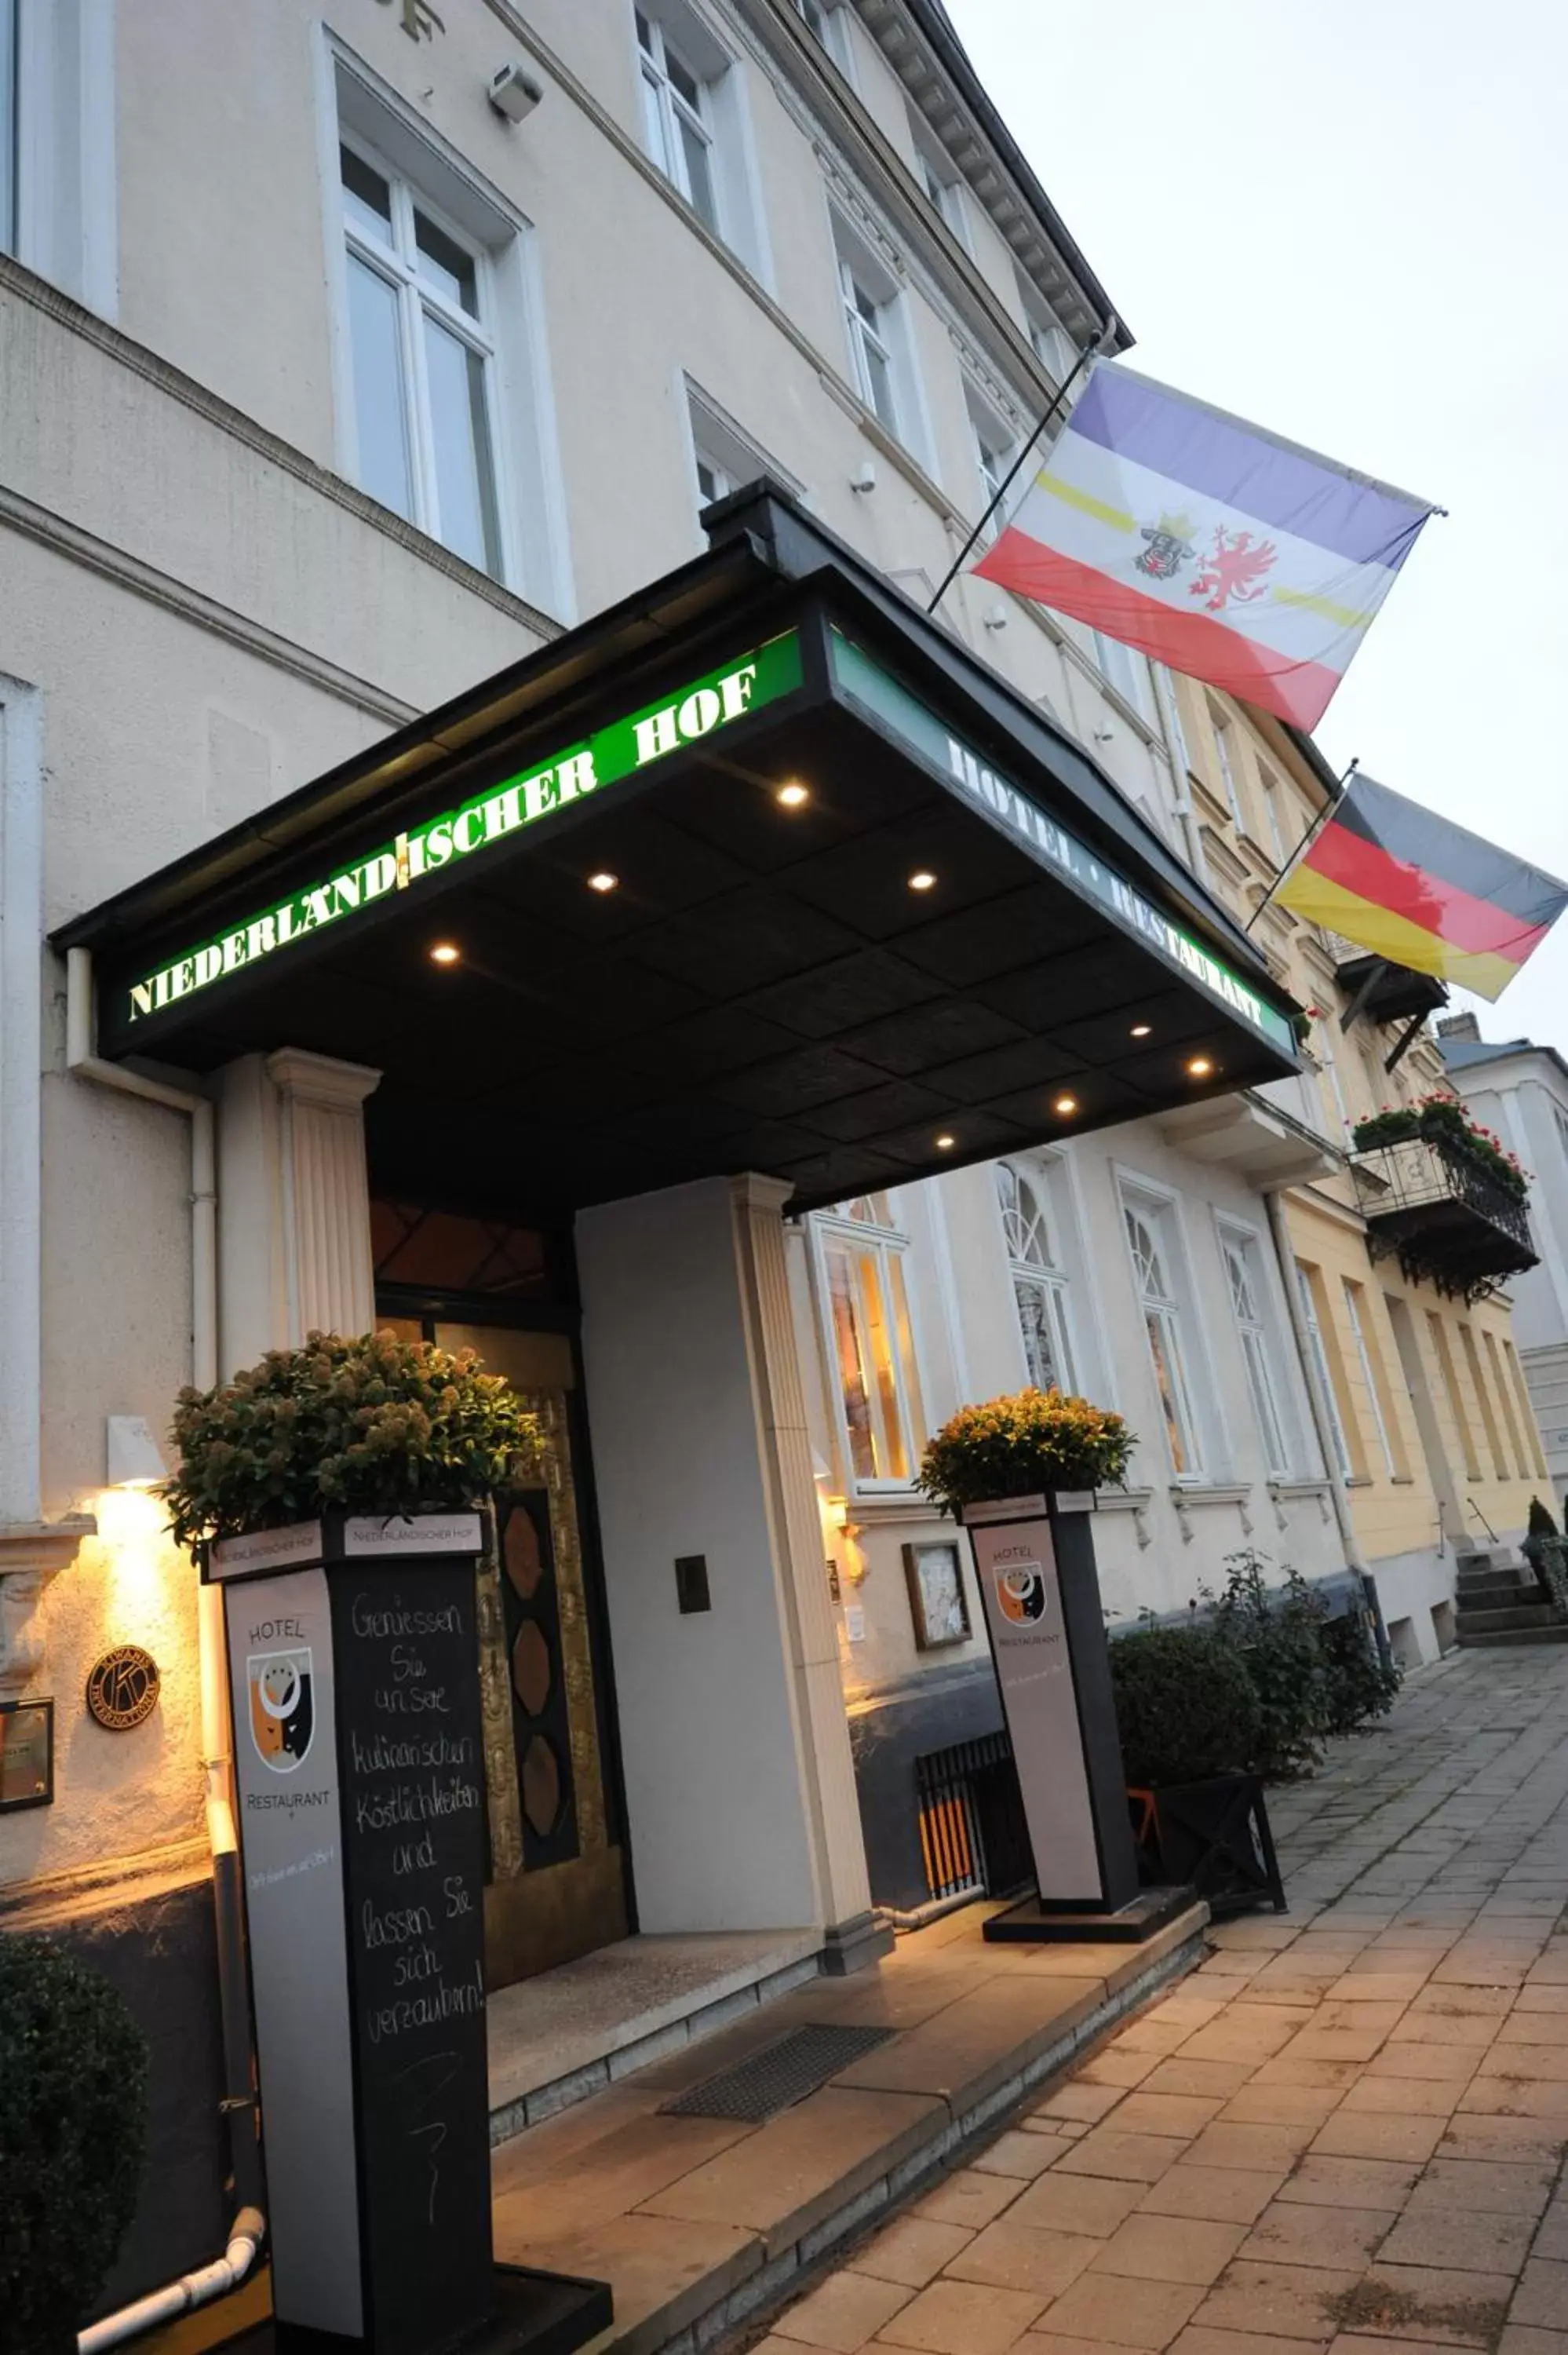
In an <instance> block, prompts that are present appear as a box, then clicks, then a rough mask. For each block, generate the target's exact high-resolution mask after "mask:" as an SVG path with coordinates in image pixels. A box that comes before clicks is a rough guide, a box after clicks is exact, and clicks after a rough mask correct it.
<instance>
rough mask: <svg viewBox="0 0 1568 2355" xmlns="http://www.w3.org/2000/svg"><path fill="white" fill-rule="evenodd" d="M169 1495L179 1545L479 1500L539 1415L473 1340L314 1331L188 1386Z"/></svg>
mask: <svg viewBox="0 0 1568 2355" xmlns="http://www.w3.org/2000/svg"><path fill="white" fill-rule="evenodd" d="M174 1440H175V1446H176V1447H177V1448H178V1450H179V1454H180V1468H179V1470H178V1472H177V1473H176V1474H175V1476H174V1478H173V1479H172V1480H169V1481H167V1482H165V1484H164V1489H163V1492H162V1493H163V1495H164V1498H165V1500H166V1501H167V1503H168V1504H169V1506H170V1508H172V1509H171V1526H172V1528H173V1529H174V1533H175V1539H176V1540H177V1541H178V1542H179V1543H180V1544H181V1545H185V1546H188V1545H191V1544H194V1543H195V1542H196V1540H198V1539H202V1538H231V1537H243V1536H245V1535H246V1534H248V1533H249V1531H250V1530H252V1529H285V1528H287V1527H288V1525H289V1524H290V1522H291V1521H309V1520H313V1519H314V1518H316V1516H317V1515H318V1514H319V1513H321V1512H323V1511H325V1510H326V1509H327V1508H330V1507H333V1506H338V1507H341V1508H343V1509H344V1510H345V1511H347V1512H351V1513H411V1512H427V1511H430V1510H433V1509H435V1508H439V1507H441V1506H474V1505H479V1504H482V1503H483V1501H484V1499H485V1498H486V1497H489V1496H491V1495H492V1494H493V1492H494V1491H495V1490H496V1489H497V1488H503V1487H508V1486H510V1485H511V1483H512V1482H513V1481H514V1480H515V1479H516V1478H517V1476H518V1475H519V1473H520V1471H521V1469H522V1468H523V1466H524V1465H526V1464H528V1463H530V1462H532V1461H533V1459H534V1458H535V1455H536V1454H537V1450H538V1441H539V1427H538V1423H537V1421H536V1419H535V1417H534V1416H533V1415H531V1414H529V1413H528V1412H526V1410H525V1409H524V1406H523V1404H522V1402H521V1401H520V1400H519V1399H518V1397H517V1394H516V1392H515V1391H513V1390H512V1389H511V1388H510V1386H509V1385H508V1383H507V1382H506V1381H505V1380H504V1379H503V1376H501V1375H500V1374H486V1373H483V1372H482V1371H481V1369H480V1361H479V1359H477V1358H476V1357H475V1355H474V1353H473V1351H472V1350H471V1349H462V1350H460V1351H459V1352H458V1354H457V1355H456V1356H455V1357H453V1356H451V1355H450V1354H449V1352H448V1351H447V1350H445V1349H438V1348H436V1347H435V1345H434V1343H433V1342H429V1341H403V1340H399V1339H398V1337H397V1334H395V1333H365V1334H362V1335H360V1337H358V1338H357V1339H356V1340H344V1339H343V1338H341V1337H339V1336H338V1335H337V1334H335V1333H312V1334H310V1335H309V1336H308V1337H306V1340H305V1343H304V1346H303V1348H299V1349H272V1350H270V1351H269V1353H268V1355H267V1356H266V1357H265V1358H263V1359H262V1360H261V1362H260V1365H259V1366H252V1367H250V1368H249V1369H247V1370H246V1371H245V1372H244V1373H241V1374H236V1376H235V1378H234V1380H232V1381H231V1382H220V1383H219V1384H218V1386H217V1389H216V1390H210V1391H196V1390H183V1391H181V1392H180V1395H179V1402H178V1408H177V1411H176V1412H175V1427H174Z"/></svg>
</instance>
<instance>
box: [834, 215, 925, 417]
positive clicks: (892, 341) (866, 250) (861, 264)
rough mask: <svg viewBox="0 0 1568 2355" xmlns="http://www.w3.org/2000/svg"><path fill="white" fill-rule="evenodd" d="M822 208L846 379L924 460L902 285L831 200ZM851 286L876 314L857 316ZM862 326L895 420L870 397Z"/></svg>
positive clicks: (917, 386)
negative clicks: (868, 331) (879, 359)
mask: <svg viewBox="0 0 1568 2355" xmlns="http://www.w3.org/2000/svg"><path fill="white" fill-rule="evenodd" d="M827 213H828V227H829V233H830V235H831V237H832V252H833V267H834V271H835V272H836V275H837V279H838V287H839V308H840V312H841V314H842V321H843V336H844V343H845V346H846V351H847V356H848V362H849V365H848V368H847V369H846V375H847V377H848V379H849V382H850V384H851V386H852V387H853V390H854V391H855V392H856V393H857V394H858V396H859V398H860V400H862V402H863V404H864V406H865V408H866V409H867V410H869V411H870V413H871V415H872V416H873V417H874V419H875V420H876V423H877V426H878V428H879V430H880V431H881V432H884V433H886V434H889V435H890V436H891V437H892V438H893V440H895V441H896V442H902V444H903V445H904V447H905V448H906V450H908V451H910V452H912V453H913V454H914V455H915V456H916V458H917V459H918V460H919V461H920V463H921V464H926V463H927V457H928V453H929V450H930V440H931V437H930V432H929V430H928V426H927V418H926V411H925V405H924V401H923V400H922V396H921V390H920V378H919V375H918V372H917V370H916V365H915V351H914V343H913V338H912V336H911V334H910V328H909V309H908V301H907V297H906V293H905V291H904V287H903V285H902V283H901V282H900V281H899V279H898V277H897V275H896V273H895V271H894V269H893V267H892V265H891V263H890V262H889V261H887V260H886V259H885V257H884V256H883V255H882V254H881V253H880V252H879V251H878V250H876V248H875V247H874V245H873V244H872V242H871V240H869V238H867V237H866V236H864V235H863V233H862V231H861V230H860V229H857V228H856V227H855V225H854V223H853V221H852V220H851V219H850V218H849V217H848V215H847V214H845V213H844V212H842V211H841V210H840V208H839V207H838V206H837V205H836V204H834V203H833V202H832V200H831V199H829V200H828V204H827ZM853 286H858V288H859V289H860V291H861V292H862V293H863V294H864V296H865V298H866V300H867V301H868V302H869V303H870V304H871V305H872V308H873V310H874V313H875V314H876V315H875V317H874V319H873V320H871V321H866V320H864V319H863V317H862V315H861V313H860V308H859V305H858V304H857V303H856V302H855V300H854V298H853V294H852V293H851V288H852V287H853ZM866 326H870V327H871V328H872V329H873V331H874V336H875V340H876V344H877V346H878V348H879V349H881V350H882V351H883V352H885V354H886V356H887V359H888V363H889V368H890V382H891V388H892V401H891V407H892V410H893V417H894V421H893V422H891V423H890V422H889V420H888V417H887V415H886V414H885V412H884V411H883V410H879V409H878V408H877V405H876V402H875V400H874V399H873V398H872V385H871V380H870V378H869V375H868V373H867V371H866V368H865V360H864V353H863V347H862V344H861V333H862V330H863V328H864V327H866Z"/></svg>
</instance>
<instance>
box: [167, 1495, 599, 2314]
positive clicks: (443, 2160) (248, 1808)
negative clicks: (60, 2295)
mask: <svg viewBox="0 0 1568 2355" xmlns="http://www.w3.org/2000/svg"><path fill="white" fill-rule="evenodd" d="M289 1534H290V1533H286V1532H278V1533H276V1536H277V1537H278V1538H279V1539H280V1540H281V1539H284V1538H286V1537H287V1536H288V1535H289ZM479 1546H480V1525H479V1518H478V1516H477V1515H476V1514H453V1513H448V1514H442V1515H430V1516H429V1517H416V1518H414V1519H413V1520H411V1521H392V1522H385V1523H384V1522H381V1521H379V1520H373V1519H355V1518H349V1519H346V1520H341V1519H337V1518H333V1519H329V1520H328V1521H327V1522H326V1523H325V1524H324V1525H322V1527H321V1529H320V1530H319V1534H318V1536H317V1539H316V1542H315V1543H314V1544H313V1545H312V1546H306V1547H304V1548H303V1549H302V1548H300V1547H298V1546H296V1547H293V1548H287V1547H285V1552H286V1553H291V1554H292V1555H293V1556H294V1557H295V1558H296V1559H297V1557H298V1554H299V1552H300V1551H301V1550H304V1551H305V1552H307V1553H313V1554H314V1557H315V1559H314V1561H312V1562H310V1563H308V1564H307V1565H306V1566H303V1567H298V1568H292V1569H290V1570H288V1571H285V1572H281V1574H268V1573H266V1572H263V1573H262V1574H260V1575H258V1574H257V1573H256V1572H255V1570H254V1569H249V1571H248V1569H247V1566H246V1559H247V1552H249V1562H257V1561H265V1560H266V1558H267V1552H268V1551H269V1550H270V1549H268V1548H266V1547H264V1546H262V1545H259V1544H257V1543H256V1542H255V1541H249V1540H240V1541H238V1544H237V1546H235V1547H234V1548H232V1549H226V1548H225V1547H223V1546H221V1545H220V1546H216V1547H214V1548H213V1549H212V1550H211V1559H210V1561H209V1562H208V1564H207V1575H208V1576H209V1577H214V1578H220V1579H222V1580H223V1581H224V1584H225V1604H226V1612H227V1621H228V1660H229V1678H230V1690H231V1694H232V1699H233V1710H234V1755H235V1774H236V1784H237V1788H238V1806H239V1831H240V1847H241V1860H242V1865H243V1872H244V1884H245V1897H246V1913H247V1923H248V1931H249V1947H250V1964H251V1977H252V1986H253V1997H254V2006H255V2016H256V2041H257V2058H258V2062H259V2069H260V2098H261V2122H262V2137H263V2147H264V2149H265V2154H266V2160H267V2177H268V2190H269V2210H270V2241H271V2253H272V2269H273V2307H274V2313H275V2316H276V2328H277V2338H278V2343H279V2345H280V2347H283V2346H285V2345H287V2344H289V2343H290V2342H291V2340H292V2341H293V2343H295V2344H298V2345H300V2346H301V2347H305V2346H309V2345H313V2344H314V2343H315V2339H314V2334H316V2333H318V2332H322V2331H328V2332H332V2333H334V2334H335V2335H336V2336H337V2337H339V2338H340V2339H343V2340H344V2341H349V2342H353V2341H358V2342H360V2343H362V2344H364V2345H365V2346H366V2347H369V2346H374V2347H375V2348H376V2350H377V2355H426V2350H432V2349H436V2348H441V2349H446V2348H449V2347H451V2346H454V2345H455V2344H458V2343H466V2344H467V2345H469V2346H471V2347H472V2348H474V2349H475V2350H479V2349H481V2348H495V2349H501V2348H509V2349H524V2348H526V2347H527V2346H528V2345H529V2344H530V2341H531V2339H536V2338H543V2337H544V2336H546V2335H547V2336H548V2341H549V2344H550V2345H551V2347H552V2349H557V2348H558V2349H562V2350H565V2349H567V2348H570V2347H576V2346H579V2345H581V2344H582V2343H583V2341H584V2340H585V2339H588V2338H589V2337H591V2336H593V2335H594V2333H595V2332H597V2331H599V2329H601V2328H604V2326H605V2325H606V2323H608V2322H609V2318H610V2308H609V2294H608V2292H607V2291H605V2290H603V2288H602V2287H601V2286H600V2285H598V2284H584V2283H570V2282H565V2281H562V2280H561V2279H559V2278H558V2277H556V2276H550V2275H532V2274H526V2273H524V2272H521V2271H519V2270H518V2269H516V2268H512V2267H497V2266H496V2265H495V2264H494V2262H493V2247H492V2240H491V2217H490V2131H489V2126H490V2103H489V2085H488V2066H487V2051H486V2031H485V1988H484V1863H485V1849H484V1815H483V1785H484V1774H483V1762H482V1728H481V1718H480V1689H479V1637H478V1627H477V1618H476V1602H475V1583H474V1580H475V1563H476V1558H477V1555H478V1552H479ZM438 1549H442V1550H438ZM226 1551H227V1552H228V1561H226V1560H225V1558H224V1557H225V1554H226ZM323 1553H324V1555H325V1557H326V1558H325V1560H324V1561H323ZM236 1555H238V1557H239V1561H238V1566H237V1564H236V1559H235V1557H236ZM574 2316H575V2317H576V2318H577V2328H575V2329H574V2328H573V2327H572V2318H573V2317H574Z"/></svg>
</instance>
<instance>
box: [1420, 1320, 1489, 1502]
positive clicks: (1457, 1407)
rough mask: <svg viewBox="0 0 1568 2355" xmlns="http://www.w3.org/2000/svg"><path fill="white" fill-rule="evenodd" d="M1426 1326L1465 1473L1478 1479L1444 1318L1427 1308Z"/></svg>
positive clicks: (1471, 1436) (1471, 1435) (1478, 1465)
mask: <svg viewBox="0 0 1568 2355" xmlns="http://www.w3.org/2000/svg"><path fill="white" fill-rule="evenodd" d="M1426 1328H1427V1331H1428V1332H1429V1333H1430V1334H1431V1336H1432V1347H1433V1348H1434V1349H1435V1350H1436V1355H1437V1363H1438V1365H1439V1366H1440V1367H1441V1368H1442V1370H1443V1387H1444V1389H1445V1390H1446V1391H1447V1393H1448V1412H1449V1413H1450V1414H1451V1415H1452V1416H1453V1418H1454V1430H1455V1432H1456V1433H1457V1437H1458V1441H1459V1444H1460V1446H1461V1447H1462V1448H1463V1449H1464V1452H1465V1476H1466V1477H1467V1479H1470V1480H1478V1479H1479V1478H1480V1476H1481V1461H1480V1457H1479V1456H1478V1455H1477V1453H1476V1441H1475V1434H1474V1433H1473V1431H1472V1429H1471V1426H1470V1418H1469V1416H1468V1415H1467V1413H1466V1412H1465V1394H1464V1392H1463V1391H1461V1389H1460V1388H1459V1373H1458V1369H1457V1366H1456V1365H1455V1363H1454V1353H1453V1351H1452V1350H1451V1349H1450V1348H1449V1347H1448V1336H1447V1333H1446V1331H1445V1329H1444V1325H1443V1320H1442V1318H1441V1317H1440V1316H1436V1314H1435V1313H1434V1312H1433V1310H1431V1309H1430V1308H1429V1309H1428V1310H1427V1312H1426Z"/></svg>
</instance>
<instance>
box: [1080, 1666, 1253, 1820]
mask: <svg viewBox="0 0 1568 2355" xmlns="http://www.w3.org/2000/svg"><path fill="white" fill-rule="evenodd" d="M1110 1666H1111V1688H1112V1690H1113V1691H1114V1693H1115V1696H1116V1721H1117V1731H1118V1733H1119V1734H1120V1736H1121V1755H1122V1764H1123V1767H1124V1769H1125V1771H1126V1774H1127V1779H1128V1783H1129V1784H1131V1785H1134V1786H1135V1787H1136V1788H1138V1789H1142V1790H1147V1789H1150V1788H1152V1787H1155V1786H1158V1785H1168V1784H1172V1783H1202V1782H1206V1781H1207V1780H1208V1778H1209V1776H1210V1775H1211V1774H1240V1773H1244V1772H1245V1770H1246V1769H1247V1768H1248V1767H1249V1766H1250V1765H1251V1764H1252V1759H1253V1753H1254V1751H1255V1747H1256V1742H1257V1725H1258V1708H1257V1695H1256V1693H1255V1691H1254V1690H1253V1684H1252V1678H1250V1677H1249V1676H1248V1674H1247V1671H1246V1665H1245V1661H1244V1660H1243V1659H1242V1657H1241V1655H1240V1654H1239V1653H1238V1652H1237V1650H1236V1648H1235V1646H1234V1645H1233V1644H1231V1643H1229V1642H1227V1640H1226V1639H1225V1638H1224V1636H1221V1635H1219V1634H1218V1633H1216V1631H1215V1630H1214V1629H1213V1628H1211V1627H1157V1626H1145V1627H1135V1628H1133V1629H1132V1630H1131V1631H1130V1633H1128V1635H1126V1636H1118V1638H1117V1640H1116V1642H1115V1643H1113V1644H1112V1645H1111V1646H1110Z"/></svg>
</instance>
